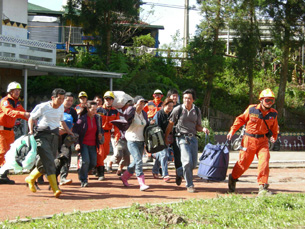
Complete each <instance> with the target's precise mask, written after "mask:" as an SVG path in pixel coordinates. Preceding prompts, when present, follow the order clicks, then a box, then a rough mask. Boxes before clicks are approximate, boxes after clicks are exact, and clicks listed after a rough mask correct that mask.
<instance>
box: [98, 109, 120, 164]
mask: <svg viewBox="0 0 305 229" xmlns="http://www.w3.org/2000/svg"><path fill="white" fill-rule="evenodd" d="M97 113H98V114H99V115H100V116H101V117H102V123H103V129H104V139H105V141H104V144H103V145H100V146H99V149H98V150H97V151H98V153H97V164H96V166H97V167H99V166H104V160H105V159H106V157H107V156H108V154H109V151H110V140H111V130H112V129H114V137H115V140H116V141H118V140H119V139H120V137H121V133H120V130H119V128H117V127H116V126H114V125H113V124H112V123H110V122H111V121H113V120H117V119H120V113H119V111H118V110H117V109H115V108H113V107H111V108H110V109H108V108H106V106H105V105H103V106H102V107H99V108H98V109H97Z"/></svg>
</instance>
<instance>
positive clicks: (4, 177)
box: [0, 170, 15, 184]
mask: <svg viewBox="0 0 305 229" xmlns="http://www.w3.org/2000/svg"><path fill="white" fill-rule="evenodd" d="M7 174H8V170H6V171H5V172H4V173H3V174H1V175H0V184H15V181H13V180H10V179H9V178H8V177H7Z"/></svg>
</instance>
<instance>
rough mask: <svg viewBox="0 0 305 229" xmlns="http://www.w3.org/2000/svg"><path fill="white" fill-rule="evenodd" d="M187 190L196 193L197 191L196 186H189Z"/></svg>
mask: <svg viewBox="0 0 305 229" xmlns="http://www.w3.org/2000/svg"><path fill="white" fill-rule="evenodd" d="M187 191H188V192H190V193H194V192H196V190H195V188H194V186H191V187H187Z"/></svg>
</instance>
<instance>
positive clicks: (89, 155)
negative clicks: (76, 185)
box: [78, 144, 97, 182]
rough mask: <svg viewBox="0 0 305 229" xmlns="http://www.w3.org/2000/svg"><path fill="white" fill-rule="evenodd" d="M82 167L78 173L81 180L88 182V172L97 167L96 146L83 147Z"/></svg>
mask: <svg viewBox="0 0 305 229" xmlns="http://www.w3.org/2000/svg"><path fill="white" fill-rule="evenodd" d="M81 155H82V165H81V167H80V169H79V171H78V176H79V180H80V181H81V182H88V172H89V171H90V170H91V169H93V168H94V167H95V166H96V160H97V152H96V146H88V145H85V144H82V145H81Z"/></svg>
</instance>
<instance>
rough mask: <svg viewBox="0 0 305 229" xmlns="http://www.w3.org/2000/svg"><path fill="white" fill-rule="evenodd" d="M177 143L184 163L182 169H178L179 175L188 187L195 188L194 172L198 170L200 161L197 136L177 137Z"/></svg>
mask: <svg viewBox="0 0 305 229" xmlns="http://www.w3.org/2000/svg"><path fill="white" fill-rule="evenodd" d="M186 138H187V140H186ZM176 141H177V145H178V146H179V148H180V152H181V162H182V167H180V168H178V169H177V175H178V176H182V175H183V177H184V179H185V181H186V187H193V186H194V184H193V170H194V169H195V168H196V166H197V160H198V140H197V138H196V137H195V136H193V137H184V136H181V137H177V138H176Z"/></svg>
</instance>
